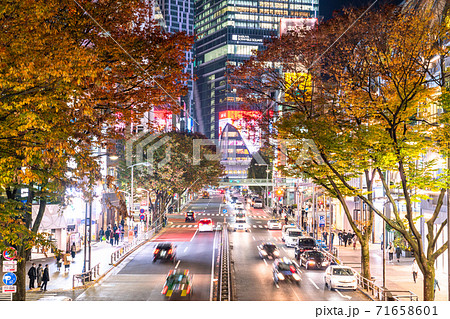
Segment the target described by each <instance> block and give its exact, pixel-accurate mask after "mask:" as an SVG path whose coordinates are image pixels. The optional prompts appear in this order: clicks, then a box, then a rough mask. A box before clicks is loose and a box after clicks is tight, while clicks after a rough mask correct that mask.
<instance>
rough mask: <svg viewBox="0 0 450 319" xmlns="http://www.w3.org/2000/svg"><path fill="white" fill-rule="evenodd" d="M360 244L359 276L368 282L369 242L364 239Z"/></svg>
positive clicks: (369, 276) (369, 277)
mask: <svg viewBox="0 0 450 319" xmlns="http://www.w3.org/2000/svg"><path fill="white" fill-rule="evenodd" d="M364 237H365V236H364ZM360 244H361V275H362V276H363V277H364V278H367V279H369V280H370V279H371V274H370V252H369V240H367V239H366V238H364V240H363V241H362V242H361V243H360Z"/></svg>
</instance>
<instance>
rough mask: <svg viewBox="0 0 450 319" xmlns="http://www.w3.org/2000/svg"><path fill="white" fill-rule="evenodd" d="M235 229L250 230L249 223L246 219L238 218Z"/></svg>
mask: <svg viewBox="0 0 450 319" xmlns="http://www.w3.org/2000/svg"><path fill="white" fill-rule="evenodd" d="M233 230H234V231H238V230H244V231H246V232H248V224H247V222H246V221H245V220H236V222H235V223H234V225H233Z"/></svg>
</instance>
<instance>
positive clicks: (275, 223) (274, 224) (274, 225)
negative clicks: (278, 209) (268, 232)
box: [267, 219, 282, 229]
mask: <svg viewBox="0 0 450 319" xmlns="http://www.w3.org/2000/svg"><path fill="white" fill-rule="evenodd" d="M281 227H282V226H281V222H280V221H279V220H278V219H271V220H269V221H268V222H267V228H269V229H281Z"/></svg>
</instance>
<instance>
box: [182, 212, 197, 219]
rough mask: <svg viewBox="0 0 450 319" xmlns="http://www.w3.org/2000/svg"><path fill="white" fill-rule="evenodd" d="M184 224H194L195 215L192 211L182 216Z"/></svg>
mask: <svg viewBox="0 0 450 319" xmlns="http://www.w3.org/2000/svg"><path fill="white" fill-rule="evenodd" d="M184 221H185V222H195V213H194V212H193V211H189V212H186V214H185V216H184Z"/></svg>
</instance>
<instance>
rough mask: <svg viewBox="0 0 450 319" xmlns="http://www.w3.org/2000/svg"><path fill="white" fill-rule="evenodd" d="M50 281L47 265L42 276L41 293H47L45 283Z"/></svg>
mask: <svg viewBox="0 0 450 319" xmlns="http://www.w3.org/2000/svg"><path fill="white" fill-rule="evenodd" d="M49 281H50V273H49V270H48V264H46V265H45V268H44V272H43V274H42V286H41V291H47V282H49Z"/></svg>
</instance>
